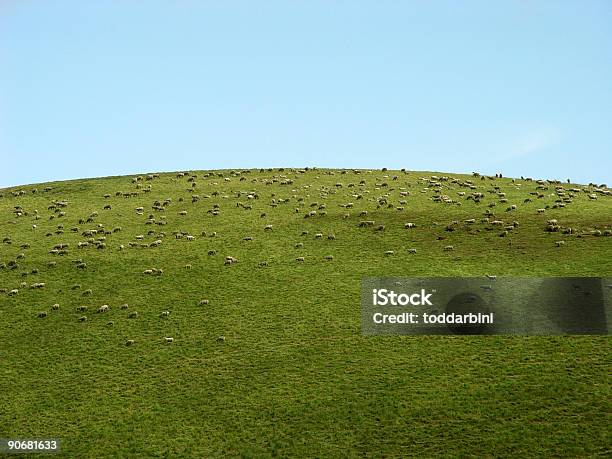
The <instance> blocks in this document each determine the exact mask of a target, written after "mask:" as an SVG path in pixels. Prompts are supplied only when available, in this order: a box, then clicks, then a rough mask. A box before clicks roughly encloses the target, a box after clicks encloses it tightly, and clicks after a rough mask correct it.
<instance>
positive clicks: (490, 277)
mask: <svg viewBox="0 0 612 459" xmlns="http://www.w3.org/2000/svg"><path fill="white" fill-rule="evenodd" d="M486 277H487V279H489V280H496V279H497V276H494V275H490V274H487V275H486Z"/></svg>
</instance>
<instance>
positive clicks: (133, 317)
mask: <svg viewBox="0 0 612 459" xmlns="http://www.w3.org/2000/svg"><path fill="white" fill-rule="evenodd" d="M136 318H138V312H136V311H132V312H130V313H129V314H128V319H136Z"/></svg>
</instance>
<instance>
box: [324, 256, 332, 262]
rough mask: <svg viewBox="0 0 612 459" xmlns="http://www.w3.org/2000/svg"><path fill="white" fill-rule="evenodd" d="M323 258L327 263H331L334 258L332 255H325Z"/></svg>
mask: <svg viewBox="0 0 612 459" xmlns="http://www.w3.org/2000/svg"><path fill="white" fill-rule="evenodd" d="M324 258H325V259H326V260H328V261H333V259H334V256H333V255H325V257H324Z"/></svg>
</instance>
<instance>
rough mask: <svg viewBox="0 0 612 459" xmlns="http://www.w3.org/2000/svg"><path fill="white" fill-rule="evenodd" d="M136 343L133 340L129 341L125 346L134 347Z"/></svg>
mask: <svg viewBox="0 0 612 459" xmlns="http://www.w3.org/2000/svg"><path fill="white" fill-rule="evenodd" d="M134 343H135V341H134V340H133V339H128V340H127V341H126V342H125V345H126V346H132V345H133V344H134Z"/></svg>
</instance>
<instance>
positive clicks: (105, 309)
mask: <svg viewBox="0 0 612 459" xmlns="http://www.w3.org/2000/svg"><path fill="white" fill-rule="evenodd" d="M96 312H97V313H102V312H108V304H103V305H102V306H100V307H99V308H98V310H97V311H96Z"/></svg>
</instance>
